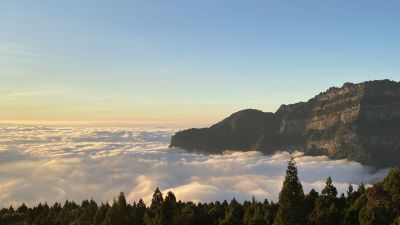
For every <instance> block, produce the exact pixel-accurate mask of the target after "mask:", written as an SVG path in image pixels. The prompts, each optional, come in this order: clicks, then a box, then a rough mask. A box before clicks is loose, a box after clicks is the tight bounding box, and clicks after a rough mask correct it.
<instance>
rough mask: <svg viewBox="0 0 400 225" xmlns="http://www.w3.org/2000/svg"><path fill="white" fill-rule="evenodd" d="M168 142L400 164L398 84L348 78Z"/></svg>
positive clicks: (211, 148)
mask: <svg viewBox="0 0 400 225" xmlns="http://www.w3.org/2000/svg"><path fill="white" fill-rule="evenodd" d="M171 147H181V148H184V149H187V150H198V151H205V152H211V153H219V152H222V151H223V150H227V149H229V150H258V151H262V152H264V153H273V152H275V151H278V150H289V151H291V150H300V151H304V152H305V153H306V154H310V155H320V154H323V155H327V156H329V157H331V158H348V159H351V160H356V161H359V162H362V163H365V164H370V165H375V166H378V167H386V166H396V165H400V83H399V82H394V81H389V80H379V81H367V82H364V83H359V84H352V83H346V84H344V85H343V86H342V87H341V88H330V89H328V90H327V91H325V92H323V93H320V94H318V95H317V96H315V97H314V98H312V99H310V100H308V101H307V102H300V103H296V104H291V105H282V106H281V107H280V108H279V109H278V110H277V111H276V112H275V113H264V112H261V111H258V110H252V109H248V110H243V111H239V112H236V113H234V114H232V115H231V116H230V117H228V118H226V119H224V120H223V121H221V122H219V123H217V124H215V125H213V126H211V127H210V128H203V129H189V130H184V131H180V132H178V133H176V134H175V135H174V136H173V137H172V139H171Z"/></svg>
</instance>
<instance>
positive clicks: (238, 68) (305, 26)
mask: <svg viewBox="0 0 400 225" xmlns="http://www.w3.org/2000/svg"><path fill="white" fill-rule="evenodd" d="M399 12H400V2H399V1H368V0H363V1H348V0H346V1H278V0H277V1H257V0H255V1H233V0H227V1H218V0H212V1H211V0H210V1H208V0H202V1H189V0H185V1H184V0H182V1H174V0H170V1H148V0H143V1H128V0H127V1H81V0H79V1H78V0H74V1H71V0H68V1H67V0H65V1H52V0H51V1H50V0H49V1H31V0H25V1H19V0H9V1H1V2H0V120H20V121H22V120H66V121H70V120H118V121H124V120H129V121H136V120H144V121H150V120H151V121H153V120H156V121H191V122H193V121H204V122H213V121H215V120H219V119H222V118H223V117H224V116H226V115H228V114H230V113H232V112H234V111H236V110H239V109H243V108H257V109H261V110H263V111H275V110H276V109H277V107H278V106H279V105H280V104H282V103H294V102H297V101H305V100H307V99H309V98H311V97H312V96H313V95H315V94H317V93H319V92H320V91H323V90H325V89H327V88H328V87H330V86H340V85H342V83H344V82H347V81H349V82H361V81H364V80H371V79H384V78H388V79H393V80H397V81H398V80H400V63H399V62H400V13H399Z"/></svg>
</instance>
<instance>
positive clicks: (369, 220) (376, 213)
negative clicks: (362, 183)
mask: <svg viewBox="0 0 400 225" xmlns="http://www.w3.org/2000/svg"><path fill="white" fill-rule="evenodd" d="M366 195H367V202H366V204H365V205H364V207H363V208H362V209H361V211H360V215H359V220H360V224H361V225H390V224H391V223H392V222H393V220H394V219H395V214H394V210H393V207H392V203H391V198H390V195H389V194H388V193H387V192H386V191H385V190H384V188H383V184H382V183H376V184H374V185H373V186H372V187H370V188H368V190H367V192H366Z"/></svg>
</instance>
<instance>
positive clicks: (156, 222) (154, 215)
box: [144, 187, 165, 225]
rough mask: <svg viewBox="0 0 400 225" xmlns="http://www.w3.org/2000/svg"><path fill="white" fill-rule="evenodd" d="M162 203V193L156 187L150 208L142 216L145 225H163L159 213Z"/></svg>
mask: <svg viewBox="0 0 400 225" xmlns="http://www.w3.org/2000/svg"><path fill="white" fill-rule="evenodd" d="M163 201H164V199H163V196H162V193H161V191H160V189H158V187H157V188H156V190H155V191H154V194H153V198H152V199H151V205H150V208H149V209H148V210H147V211H146V214H145V216H144V221H145V224H146V225H165V224H164V221H163V218H162V213H161V210H162V205H163Z"/></svg>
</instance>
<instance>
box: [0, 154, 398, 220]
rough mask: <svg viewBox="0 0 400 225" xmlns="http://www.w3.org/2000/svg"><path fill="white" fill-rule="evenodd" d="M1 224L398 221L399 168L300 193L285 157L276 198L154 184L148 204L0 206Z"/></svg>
mask: <svg viewBox="0 0 400 225" xmlns="http://www.w3.org/2000/svg"><path fill="white" fill-rule="evenodd" d="M0 224H1V225H3V224H4V225H28V224H29V225H30V224H32V225H128V224H129V225H204V224H209V225H338V224H339V225H400V168H397V169H393V170H392V171H391V172H390V173H389V174H388V175H387V176H386V178H385V179H384V180H383V181H382V182H378V183H375V184H374V185H372V186H371V187H368V188H366V187H365V186H364V185H363V184H360V185H358V187H354V186H353V185H351V184H349V187H348V190H347V193H346V194H341V195H340V196H338V192H337V189H336V187H335V186H334V184H333V181H332V178H331V177H328V178H327V180H326V185H325V187H324V188H323V189H322V191H321V193H318V192H317V191H316V190H314V189H312V190H311V191H310V192H309V193H307V194H305V193H304V192H303V187H302V184H301V182H300V180H299V178H298V174H297V167H296V163H295V161H294V160H293V159H291V160H289V161H288V167H287V170H286V176H285V179H284V181H283V186H282V190H281V192H280V194H279V202H277V203H274V202H270V201H268V200H267V199H265V200H264V201H258V200H256V199H255V198H254V197H253V198H252V199H251V200H249V201H244V202H243V203H240V202H238V201H236V199H232V200H231V201H230V202H228V201H226V200H225V201H223V202H219V201H215V202H210V203H201V202H199V203H194V202H181V201H177V199H176V197H175V195H174V194H173V193H172V192H168V193H167V194H166V195H165V196H164V195H163V193H162V192H161V191H160V190H159V188H156V190H155V192H154V194H153V197H152V200H151V203H150V205H146V204H145V203H144V201H143V200H142V199H140V200H139V201H138V202H133V203H127V201H126V199H125V195H124V193H123V192H121V193H120V194H119V196H118V197H117V198H116V199H114V201H113V202H112V203H107V202H106V203H100V204H98V203H96V202H95V201H94V200H92V199H90V200H84V201H82V203H80V204H78V203H76V202H74V201H68V200H66V201H65V202H64V203H63V204H61V203H58V202H56V203H54V204H53V205H48V204H47V203H39V204H38V205H36V206H33V207H27V206H26V205H25V204H22V205H20V206H18V207H16V208H14V207H12V206H10V207H9V208H3V209H1V210H0Z"/></svg>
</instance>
